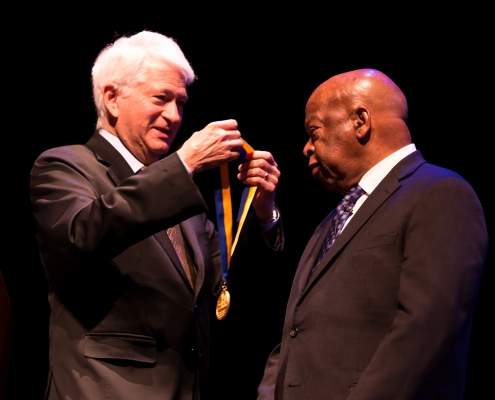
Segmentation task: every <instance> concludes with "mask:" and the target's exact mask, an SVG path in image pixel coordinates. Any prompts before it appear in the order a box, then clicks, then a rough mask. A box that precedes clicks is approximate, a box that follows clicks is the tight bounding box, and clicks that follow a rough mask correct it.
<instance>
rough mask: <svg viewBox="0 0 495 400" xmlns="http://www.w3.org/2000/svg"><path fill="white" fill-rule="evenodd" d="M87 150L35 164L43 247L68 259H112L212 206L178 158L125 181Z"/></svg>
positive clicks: (59, 153)
mask: <svg viewBox="0 0 495 400" xmlns="http://www.w3.org/2000/svg"><path fill="white" fill-rule="evenodd" d="M108 169H109V167H108V165H104V164H103V163H100V162H98V161H97V160H96V158H95V155H94V154H93V153H92V151H91V150H89V149H88V148H87V147H85V146H70V147H63V148H58V149H52V150H48V151H47V152H45V153H43V154H42V155H41V156H40V157H39V158H38V159H37V160H36V161H35V163H34V165H33V168H32V171H31V176H30V191H31V201H32V205H33V211H34V217H35V220H36V223H37V226H38V236H39V238H40V240H41V247H43V243H56V244H57V246H58V250H57V251H58V252H60V253H61V254H63V256H64V257H66V258H68V259H73V260H74V259H77V260H82V261H83V262H84V261H85V260H86V261H89V259H95V258H104V259H111V258H113V257H115V256H116V255H118V254H120V253H121V252H122V251H123V250H124V249H126V248H128V247H129V246H131V245H133V244H135V243H137V242H138V241H140V240H142V239H144V238H146V237H148V236H150V235H151V234H153V233H156V232H158V231H160V230H163V229H165V228H167V227H169V226H173V225H175V224H176V223H178V222H180V221H182V220H184V219H186V218H188V217H191V216H193V215H196V214H199V213H201V212H203V211H204V210H205V209H206V205H205V203H204V201H203V198H202V197H201V194H200V193H199V190H198V189H197V187H196V185H195V184H194V183H193V182H192V180H191V179H190V178H189V176H188V174H187V171H186V170H185V168H184V166H183V164H182V162H181V161H180V159H179V158H178V156H177V155H175V154H172V155H170V156H168V157H166V158H164V159H163V160H160V161H158V162H156V163H154V164H153V165H151V166H149V167H148V168H147V169H146V170H144V171H142V172H141V173H140V174H139V175H131V176H130V177H128V178H127V179H124V180H123V181H122V182H117V184H116V183H114V182H113V181H112V180H111V178H110V175H109V174H108V172H107V171H108Z"/></svg>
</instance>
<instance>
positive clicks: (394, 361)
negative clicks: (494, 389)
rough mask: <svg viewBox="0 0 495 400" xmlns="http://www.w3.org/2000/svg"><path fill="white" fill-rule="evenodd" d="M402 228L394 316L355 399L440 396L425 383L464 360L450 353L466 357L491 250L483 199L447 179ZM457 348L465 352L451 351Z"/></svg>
mask: <svg viewBox="0 0 495 400" xmlns="http://www.w3.org/2000/svg"><path fill="white" fill-rule="evenodd" d="M403 229H404V232H403V233H402V234H403V235H404V251H403V264H402V270H401V275H400V282H399V286H400V288H399V293H398V304H397V306H398V307H397V312H396V315H395V319H394V320H393V323H392V325H391V327H390V329H389V331H388V333H387V334H386V336H385V337H384V338H383V340H382V341H381V342H380V343H379V345H378V348H377V350H376V352H375V354H374V356H373V358H372V360H371V362H370V363H369V364H368V366H367V367H366V368H365V369H364V371H363V373H362V375H361V377H360V379H359V381H358V383H357V386H356V387H355V388H354V390H353V391H352V392H351V394H350V396H349V400H364V399H366V400H371V399H377V400H378V399H392V398H393V399H396V400H406V399H415V398H418V396H419V395H423V396H426V397H428V398H430V396H433V394H432V393H429V394H428V395H427V394H425V393H422V392H420V390H423V389H420V388H424V387H425V386H427V385H428V382H429V381H432V378H433V377H435V380H436V381H439V377H438V376H436V374H437V373H438V371H439V370H441V369H442V368H445V367H446V366H447V367H448V364H449V363H458V364H462V363H463V362H465V358H464V360H451V359H449V358H448V355H449V354H459V353H460V354H464V356H465V357H467V348H468V344H469V340H468V339H469V335H470V329H471V319H472V314H473V310H474V306H475V302H476V298H477V294H478V289H479V282H480V277H481V274H482V269H483V266H484V261H485V257H486V251H487V232H486V225H485V219H484V216H483V211H482V208H481V205H480V203H479V201H478V198H477V196H476V195H475V193H474V191H473V190H472V188H471V187H470V186H469V185H468V184H467V183H466V182H465V181H464V180H462V179H460V178H457V177H449V178H445V179H441V180H440V181H439V182H437V183H436V184H434V185H433V186H432V187H430V188H429V189H428V190H427V191H426V193H425V195H424V196H423V198H422V200H421V201H420V202H419V204H418V205H417V207H416V208H415V209H414V210H413V211H412V215H411V217H410V219H409V220H408V221H407V222H404V226H403ZM456 346H461V347H463V349H462V350H461V351H460V352H452V349H453V348H455V347H456ZM460 369H461V370H462V369H463V368H460ZM450 384H452V382H450ZM439 390H441V389H439ZM426 397H424V398H426ZM421 398H423V397H421Z"/></svg>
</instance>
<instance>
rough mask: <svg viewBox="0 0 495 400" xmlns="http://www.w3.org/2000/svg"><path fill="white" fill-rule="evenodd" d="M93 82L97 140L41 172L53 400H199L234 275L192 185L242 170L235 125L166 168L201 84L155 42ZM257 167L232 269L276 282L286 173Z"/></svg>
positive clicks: (141, 44) (257, 159) (38, 200)
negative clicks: (214, 172)
mask: <svg viewBox="0 0 495 400" xmlns="http://www.w3.org/2000/svg"><path fill="white" fill-rule="evenodd" d="M92 79H93V94H94V101H95V105H96V109H97V114H98V120H97V125H96V132H95V133H94V134H93V136H92V137H91V138H90V139H89V141H88V142H87V143H86V144H84V145H70V146H64V147H59V148H54V149H50V150H47V151H45V152H44V153H43V154H41V155H40V156H39V157H38V159H37V160H36V161H35V163H34V165H33V168H32V172H31V179H30V189H31V200H32V205H33V211H34V216H35V220H36V223H37V239H38V244H39V250H40V256H41V260H42V263H43V266H44V268H45V271H46V277H47V280H48V285H49V303H50V307H51V315H50V328H49V329H50V345H49V364H50V373H49V379H48V387H47V394H46V398H48V399H52V400H53V399H100V398H101V399H102V398H106V399H146V400H152V399H161V400H164V399H199V398H201V397H202V394H203V393H205V390H206V384H207V374H206V372H207V368H208V359H209V344H208V343H209V326H210V317H211V314H212V313H213V311H214V306H215V302H216V301H217V298H218V295H219V294H220V292H221V290H222V284H223V283H224V278H225V276H223V275H224V273H225V271H222V266H221V262H220V259H221V255H220V253H221V252H220V245H219V239H218V234H217V232H216V230H215V227H214V224H213V223H212V222H211V221H209V220H208V219H207V218H206V215H205V211H206V210H207V206H206V203H205V201H204V199H203V197H202V195H201V193H200V191H199V189H198V187H197V186H196V185H195V183H194V181H193V179H192V177H193V175H194V174H196V173H198V172H200V171H203V170H206V169H211V168H215V167H218V166H220V165H222V164H225V163H227V162H229V161H233V160H236V159H238V158H239V156H240V150H241V147H242V146H243V142H242V140H241V134H240V132H239V130H238V129H237V128H238V126H237V122H236V121H235V120H233V119H229V120H223V121H216V122H212V123H210V124H208V125H207V126H206V127H205V128H204V129H202V130H200V131H198V132H195V133H194V134H193V135H192V136H191V137H190V138H189V139H188V140H187V141H185V142H184V144H183V145H182V146H181V147H180V149H179V150H178V151H176V152H174V153H171V154H168V153H169V150H170V146H171V144H172V142H173V140H174V139H175V137H176V134H177V131H178V129H179V127H180V125H181V122H182V112H183V108H184V106H185V104H186V101H187V91H186V86H187V85H189V84H191V83H192V82H193V81H194V79H195V75H194V72H193V70H192V68H191V66H190V64H189V62H188V61H187V59H186V58H185V57H184V54H183V53H182V51H181V49H180V48H179V46H178V45H177V44H176V42H175V41H174V40H173V39H171V38H168V37H166V36H164V35H161V34H158V33H154V32H148V31H143V32H140V33H138V34H135V35H133V36H130V37H121V38H120V39H118V40H116V41H115V43H113V44H110V45H108V46H107V47H106V48H105V49H103V50H102V52H101V53H100V54H99V55H98V57H97V59H96V61H95V63H94V66H93V71H92ZM165 156H166V157H165ZM247 158H248V160H247V161H245V162H244V163H243V164H241V165H240V167H239V175H238V178H239V179H240V180H241V181H242V182H243V183H244V184H245V185H250V186H257V192H256V195H255V196H254V198H253V200H252V205H251V208H250V211H249V213H248V215H247V217H246V220H245V222H244V225H243V226H244V228H243V233H244V232H246V233H249V235H250V237H249V241H246V240H240V241H239V245H238V246H237V247H236V253H235V254H234V255H233V257H232V261H231V269H233V268H237V269H238V270H239V269H241V270H242V268H244V264H247V265H246V268H245V270H246V273H248V274H250V273H256V271H257V267H258V268H266V269H268V270H269V269H270V268H271V266H272V265H273V263H274V261H275V260H276V258H277V255H278V254H279V252H280V250H281V248H282V245H283V233H282V229H281V225H280V222H279V216H278V211H277V210H276V208H275V204H274V200H275V192H276V188H277V185H278V179H279V177H280V172H279V170H278V168H277V163H276V162H275V160H274V159H273V157H272V155H271V154H270V153H269V152H266V151H254V152H253V153H252V154H251V155H250V156H249V157H247ZM243 233H241V235H242V234H243ZM174 234H175V236H173V235H174ZM169 235H172V236H169ZM177 244H178V247H176V245H177ZM260 260H262V262H260ZM248 266H249V268H247V267H248ZM266 272H267V273H268V271H266Z"/></svg>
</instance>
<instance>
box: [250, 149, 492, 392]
mask: <svg viewBox="0 0 495 400" xmlns="http://www.w3.org/2000/svg"><path fill="white" fill-rule="evenodd" d="M327 222H328V217H327V219H326V220H325V221H323V222H322V223H321V224H320V225H319V226H318V227H317V229H316V231H315V233H314V235H313V236H312V238H311V239H310V241H309V243H308V245H307V247H306V249H305V251H304V253H303V255H302V257H301V260H300V262H299V266H298V269H297V272H296V275H295V278H294V282H293V285H292V289H291V293H290V298H289V301H288V305H287V310H286V317H285V323H284V329H283V336H282V341H281V345H279V346H277V347H276V348H275V349H274V350H273V352H272V353H271V355H270V357H269V359H268V362H267V366H266V369H265V374H264V378H263V381H262V382H261V384H260V387H259V397H258V398H259V399H260V400H265V399H274V398H275V399H284V400H290V399H294V400H296V399H297V400H301V399H311V400H318V399H325V400H340V399H349V400H358V399H359V400H364V399H376V400H389V399H393V400H406V399H416V400H419V399H425V400H426V399H442V400H453V399H462V396H463V390H464V383H465V372H466V371H465V369H466V360H467V353H468V346H469V338H470V332H471V324H472V318H473V310H474V307H475V302H476V298H477V294H478V288H479V283H480V277H481V274H482V269H483V266H484V262H485V258H486V252H487V246H488V245H487V241H488V238H487V231H486V226H485V219H484V215H483V211H482V208H481V205H480V203H479V201H478V198H477V196H476V194H475V193H474V191H473V189H472V188H471V186H470V185H469V184H468V183H466V181H465V180H463V179H462V178H461V177H460V176H459V175H457V174H456V173H454V172H452V171H449V170H446V169H443V168H439V167H437V166H434V165H431V164H427V163H426V162H425V160H424V159H423V157H422V156H421V154H420V153H419V152H414V153H412V154H411V155H409V156H408V157H406V158H405V159H403V160H402V161H401V162H400V163H399V164H397V165H396V166H395V167H394V168H393V170H392V171H391V172H390V173H389V174H388V175H387V176H386V177H385V178H384V180H383V181H382V182H381V183H380V184H379V185H378V186H377V188H376V189H375V190H374V191H373V192H372V193H371V195H370V196H369V197H368V199H367V200H366V201H365V202H364V203H363V205H362V206H361V208H360V209H359V210H358V211H357V212H356V214H355V215H354V216H353V218H352V220H350V221H349V224H348V225H347V227H346V228H345V229H344V231H343V232H342V234H341V235H340V236H339V237H338V238H337V240H336V241H335V243H334V245H333V247H332V248H331V249H330V251H329V252H328V253H327V255H326V256H325V258H324V259H323V261H322V264H320V266H319V267H318V269H317V271H316V272H315V273H314V274H313V276H312V277H311V278H310V279H309V282H308V277H309V272H310V270H311V267H312V266H313V264H314V262H315V260H316V257H317V254H318V252H319V249H320V248H321V245H322V242H323V238H324V236H325V235H326V229H327V228H328V225H327Z"/></svg>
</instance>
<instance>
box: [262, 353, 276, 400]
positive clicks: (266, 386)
mask: <svg viewBox="0 0 495 400" xmlns="http://www.w3.org/2000/svg"><path fill="white" fill-rule="evenodd" d="M279 357H280V344H278V345H277V346H276V347H275V348H274V349H273V350H272V352H271V353H270V356H269V357H268V360H267V362H266V366H265V372H264V374H263V379H262V380H261V383H260V385H259V386H258V397H257V400H273V399H274V398H275V382H276V381H277V373H278V364H279Z"/></svg>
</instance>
